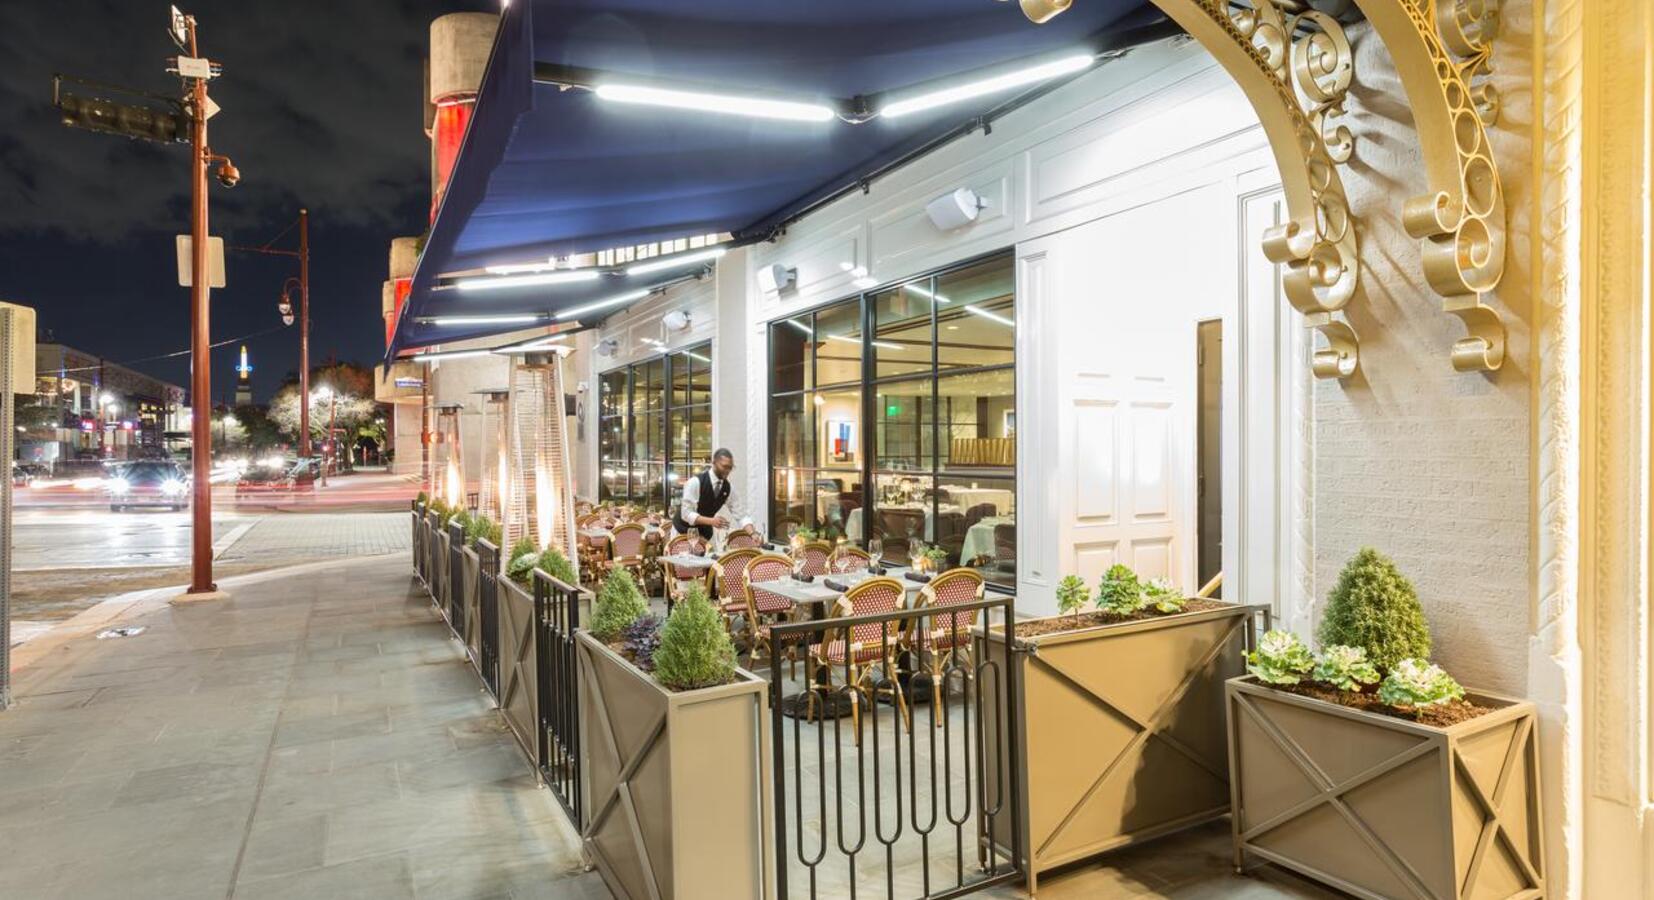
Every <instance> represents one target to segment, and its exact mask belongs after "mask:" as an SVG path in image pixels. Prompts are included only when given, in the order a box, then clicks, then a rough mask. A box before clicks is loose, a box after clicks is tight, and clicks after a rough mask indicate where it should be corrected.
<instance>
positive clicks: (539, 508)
mask: <svg viewBox="0 0 1654 900" xmlns="http://www.w3.org/2000/svg"><path fill="white" fill-rule="evenodd" d="M566 352H567V351H566V350H564V351H562V352H557V351H555V350H554V351H548V352H546V353H530V354H525V355H523V356H521V357H515V359H516V360H517V361H516V362H515V364H514V365H513V366H512V369H511V396H510V398H509V399H508V400H507V401H506V403H507V406H506V408H507V410H509V415H508V416H507V417H506V418H507V420H508V421H509V423H510V460H509V463H510V477H509V478H508V479H507V484H506V487H505V490H504V491H503V493H504V494H505V496H506V501H507V502H506V504H505V506H504V508H505V509H506V516H505V544H506V546H508V547H509V546H511V545H513V544H515V543H516V542H517V541H518V540H520V539H522V538H524V537H527V538H529V539H531V540H533V541H534V543H535V545H536V546H538V547H540V548H541V549H545V548H547V547H552V546H555V547H557V548H558V549H560V550H562V551H563V555H565V556H567V557H568V558H569V561H570V562H573V563H575V564H576V565H578V562H577V561H578V559H579V555H578V554H577V553H576V552H575V547H574V489H573V483H572V481H573V477H572V471H571V468H570V466H569V443H568V421H567V419H566V418H565V417H564V415H563V353H566Z"/></svg>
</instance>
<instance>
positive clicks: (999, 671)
mask: <svg viewBox="0 0 1654 900" xmlns="http://www.w3.org/2000/svg"><path fill="white" fill-rule="evenodd" d="M1014 607H1015V601H1014V598H1011V597H1008V596H1007V597H994V598H990V599H985V600H976V601H972V602H969V603H959V604H950V605H948V606H945V607H921V608H918V609H907V610H899V611H896V612H889V613H881V614H876V615H867V616H857V617H853V618H845V619H821V620H814V621H803V622H795V623H785V624H781V625H777V626H775V627H774V628H773V630H772V632H771V634H772V645H773V646H774V647H775V648H777V649H776V650H775V651H773V652H771V654H770V677H771V685H772V688H771V690H772V694H771V697H772V706H771V712H772V726H773V736H772V738H773V739H772V752H773V753H774V766H773V768H774V777H775V787H774V804H775V833H776V844H775V846H776V854H777V866H776V875H777V888H778V894H779V896H780V897H781V898H782V900H787V898H791V897H811V898H815V897H860V896H880V897H886V898H891V900H894V898H898V897H900V898H926V900H940V898H950V897H959V896H963V895H965V894H970V893H973V892H975V891H979V890H983V889H986V888H989V887H992V886H994V885H999V884H1004V883H1007V882H1011V881H1016V880H1019V879H1021V878H1022V877H1023V875H1022V871H1021V859H1022V857H1023V855H1024V854H1023V853H1022V852H1021V851H1022V846H1023V843H1022V842H1023V835H1022V829H1023V823H1022V822H1021V821H1020V820H1019V816H1018V813H1017V811H1018V810H1019V809H1020V808H1021V806H1022V804H1021V798H1020V796H1018V794H1019V792H1020V788H1019V786H1018V784H1017V782H1016V780H1015V779H1011V780H1009V781H1006V780H1003V779H998V778H991V777H986V778H985V777H984V774H985V773H986V771H987V766H988V765H989V764H990V762H989V760H988V757H987V754H986V747H987V746H988V744H989V743H990V742H996V743H1003V745H1005V746H1007V747H1009V748H1011V749H1010V751H1009V752H1010V753H1011V754H1012V758H1010V759H1009V760H1008V762H1009V764H1010V766H1011V769H1012V771H1015V770H1016V768H1017V766H1018V765H1019V761H1018V760H1017V759H1016V758H1015V753H1016V752H1017V751H1016V746H1017V742H1016V741H1014V740H1003V738H1005V737H1009V735H1008V734H1007V730H1008V729H1010V728H1011V727H1013V725H1012V723H1014V722H1015V721H1016V703H1017V691H1016V685H1015V678H1016V673H1015V670H1014V668H1012V667H1003V666H1001V665H999V664H998V663H997V662H994V661H991V660H976V659H973V658H972V656H971V640H970V634H971V630H972V629H973V628H977V627H989V626H992V627H997V628H1004V629H1005V630H1006V631H1007V632H1010V634H1008V638H1009V639H1012V640H1014V637H1015V634H1014V632H1015V619H1016V613H1015V608H1014ZM857 626H861V627H860V628H857ZM847 637H848V638H849V640H846V638H847ZM789 648H790V649H789ZM789 653H791V654H792V655H794V656H795V657H796V656H798V655H803V656H804V666H803V672H804V677H803V679H802V680H799V679H792V680H789V679H787V678H785V677H784V674H785V672H786V671H787V670H788V666H785V665H783V664H784V663H789V660H788V659H785V658H784V657H786V656H787V655H788V654H789ZM1007 825H1008V827H1009V831H1010V835H1011V838H1012V840H1011V847H1012V849H1011V853H1010V855H1009V856H1007V855H1006V854H1005V852H1004V851H1003V850H1001V849H1000V846H999V845H998V844H997V843H995V842H993V841H990V840H988V839H987V835H989V834H992V833H994V831H995V830H996V828H998V829H1003V828H1005V827H1006V826H1007Z"/></svg>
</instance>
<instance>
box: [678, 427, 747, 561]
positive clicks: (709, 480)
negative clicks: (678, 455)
mask: <svg viewBox="0 0 1654 900" xmlns="http://www.w3.org/2000/svg"><path fill="white" fill-rule="evenodd" d="M733 471H735V454H733V453H731V452H729V450H727V449H725V448H723V447H719V448H718V450H717V452H715V453H713V454H712V465H710V466H708V467H707V468H706V471H704V472H702V473H701V474H699V475H696V476H695V477H694V478H691V479H689V480H688V481H686V482H684V485H683V502H682V503H680V504H679V505H678V515H677V516H676V517H675V518H673V520H672V524H673V526H675V527H676V528H677V529H678V531H679V533H682V534H688V533H689V532H690V531H691V530H694V531H698V532H700V534H701V537H702V539H704V540H712V529H714V528H728V527H729V520H728V519H726V518H724V517H723V516H721V515H719V511H720V510H722V509H723V508H724V505H725V504H726V503H728V502H729V473H731V472H733Z"/></svg>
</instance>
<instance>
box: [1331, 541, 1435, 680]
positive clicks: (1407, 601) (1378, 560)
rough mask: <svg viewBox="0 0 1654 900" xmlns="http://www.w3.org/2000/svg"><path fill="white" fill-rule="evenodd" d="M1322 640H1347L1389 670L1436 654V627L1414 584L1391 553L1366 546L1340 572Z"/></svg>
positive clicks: (1375, 664) (1334, 587) (1377, 664)
mask: <svg viewBox="0 0 1654 900" xmlns="http://www.w3.org/2000/svg"><path fill="white" fill-rule="evenodd" d="M1320 638H1321V644H1322V645H1323V646H1331V645H1333V644H1347V645H1349V646H1352V647H1360V648H1362V649H1363V650H1366V651H1367V659H1369V660H1371V661H1372V664H1373V665H1374V666H1377V667H1378V668H1379V669H1380V670H1383V671H1389V670H1390V669H1393V668H1395V667H1396V665H1397V664H1399V663H1400V662H1401V661H1402V660H1404V659H1409V658H1425V657H1428V656H1429V655H1430V627H1429V626H1428V625H1427V624H1425V621H1424V609H1423V607H1421V606H1420V605H1419V598H1418V594H1417V592H1415V591H1414V590H1413V585H1412V583H1411V582H1409V581H1408V580H1407V578H1406V577H1405V576H1403V575H1402V574H1401V571H1400V570H1399V569H1397V568H1396V564H1395V563H1394V562H1392V561H1391V560H1390V559H1389V557H1386V556H1385V555H1384V554H1382V553H1379V552H1378V551H1377V550H1374V549H1372V548H1371V547H1364V548H1362V550H1361V552H1359V553H1357V554H1356V555H1355V556H1354V557H1352V558H1351V559H1350V561H1349V563H1348V564H1346V565H1345V566H1344V571H1342V572H1340V573H1339V575H1338V583H1337V584H1336V585H1334V586H1333V589H1332V593H1330V594H1329V595H1328V596H1327V611H1326V615H1325V617H1324V618H1323V619H1322V620H1321V631H1320Z"/></svg>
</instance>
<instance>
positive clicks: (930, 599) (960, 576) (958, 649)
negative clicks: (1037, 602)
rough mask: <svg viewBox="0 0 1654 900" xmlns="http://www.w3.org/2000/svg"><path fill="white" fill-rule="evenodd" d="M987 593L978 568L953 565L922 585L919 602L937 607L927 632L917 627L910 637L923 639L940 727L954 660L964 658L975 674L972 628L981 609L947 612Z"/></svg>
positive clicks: (968, 673)
mask: <svg viewBox="0 0 1654 900" xmlns="http://www.w3.org/2000/svg"><path fill="white" fill-rule="evenodd" d="M982 596H983V580H982V573H980V572H978V571H976V570H975V569H949V570H948V571H946V572H943V573H942V574H940V575H938V576H936V577H935V578H933V579H931V581H930V583H929V584H927V585H925V586H924V587H922V588H920V589H919V605H920V606H922V607H924V608H926V609H931V610H935V611H936V613H937V614H936V615H933V616H928V617H926V618H927V619H928V621H927V622H926V623H925V624H926V626H927V627H926V629H925V630H924V633H923V634H922V635H920V634H919V633H918V632H917V631H915V632H914V633H913V634H912V635H910V637H913V638H915V639H916V640H920V643H921V644H922V646H918V647H915V648H914V649H915V650H917V651H920V652H921V653H922V655H923V656H924V660H925V665H926V667H927V671H928V672H929V673H930V697H931V709H932V710H935V716H934V718H935V721H936V727H938V728H940V727H942V718H943V711H942V693H943V692H942V687H943V680H944V679H945V678H946V677H947V673H948V668H949V666H950V664H954V663H955V660H956V659H958V660H962V661H963V668H964V671H965V677H966V678H970V677H971V668H972V667H971V665H970V663H971V660H970V653H971V628H973V627H974V626H975V625H976V616H977V613H978V612H980V610H976V609H968V610H964V611H961V612H954V613H951V614H948V613H946V610H947V608H948V607H950V606H956V605H959V604H962V603H972V602H974V601H977V600H981V599H982Z"/></svg>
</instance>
